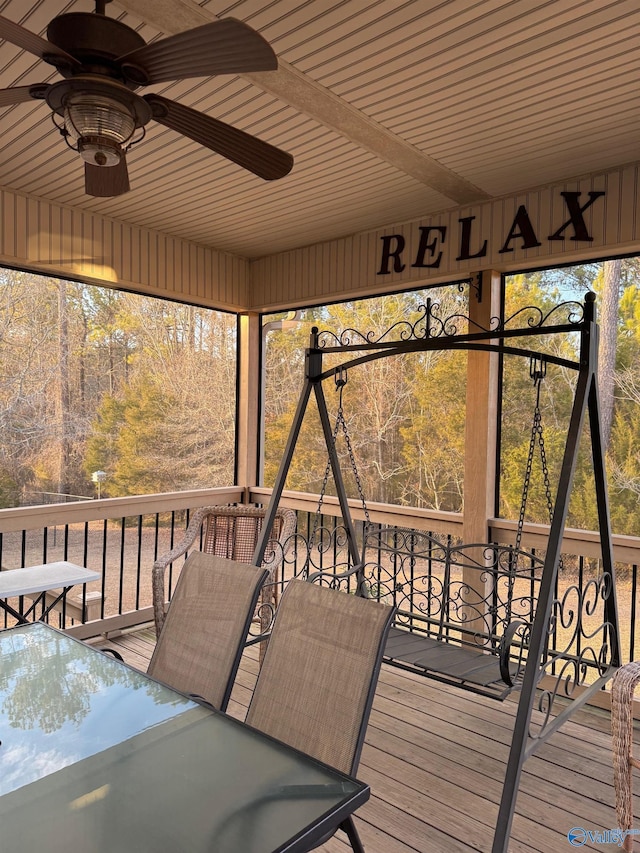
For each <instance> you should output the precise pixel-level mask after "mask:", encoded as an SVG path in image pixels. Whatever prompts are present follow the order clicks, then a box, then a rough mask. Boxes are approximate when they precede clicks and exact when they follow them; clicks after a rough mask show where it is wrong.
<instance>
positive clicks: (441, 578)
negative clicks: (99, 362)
mask: <svg viewBox="0 0 640 853" xmlns="http://www.w3.org/2000/svg"><path fill="white" fill-rule="evenodd" d="M534 312H537V315H536V317H537V320H535V321H533V320H532V314H533V313H534ZM557 318H561V322H556V320H557ZM460 319H461V318H460V315H456V317H455V318H454V319H452V318H448V319H445V320H441V319H439V318H438V317H437V315H435V314H434V312H433V308H432V306H431V303H430V302H428V303H427V305H426V306H424V316H423V317H422V318H420V320H419V321H417V322H415V323H413V324H412V323H409V322H408V321H407V322H403V323H400V324H396V327H397V328H398V329H399V331H400V340H390V337H391V331H392V330H389V331H388V332H385V333H384V334H383V335H381V336H380V337H379V338H374V336H373V335H372V334H361V333H359V332H357V331H355V330H353V329H350V330H348V332H347V333H343V335H342V336H337V335H335V334H333V333H331V332H322V333H321V332H319V331H318V329H316V328H314V329H313V330H312V333H311V341H310V346H309V348H308V349H307V351H306V364H305V381H304V385H303V389H302V393H301V396H300V400H299V403H298V407H297V410H296V414H295V416H294V420H293V424H292V427H291V432H290V435H289V439H288V442H287V446H286V448H285V453H284V456H283V459H282V462H281V465H280V470H279V473H278V476H277V478H276V482H275V485H274V489H273V493H272V497H271V501H270V504H269V508H268V510H267V517H266V519H265V529H267V530H268V529H269V523H268V522H269V514H270V513H273V512H275V509H276V508H277V506H278V503H279V501H280V497H281V494H282V490H283V488H284V483H285V480H286V476H287V472H288V470H289V466H290V464H291V459H292V456H293V453H294V449H295V446H296V443H297V440H298V437H299V433H300V428H301V424H302V420H303V417H304V414H305V411H306V409H307V406H308V402H309V399H310V396H311V391H313V392H314V395H315V399H316V403H317V407H318V413H319V416H320V422H321V424H322V430H323V434H324V437H325V443H326V448H327V455H328V463H327V469H326V471H325V476H324V479H323V485H322V489H321V494H320V501H319V506H318V510H317V513H316V517H317V518H319V517H320V515H321V511H322V501H323V498H324V494H325V490H326V486H327V481H328V477H329V473H330V471H331V472H332V474H333V481H334V485H335V488H336V493H337V498H338V502H339V506H340V514H341V518H342V526H339V527H337V528H336V529H335V530H333V531H326V530H320V531H318V529H317V526H316V525H315V524H314V529H313V536H312V537H311V539H312V540H316V534H317V533H318V532H320V540H319V541H310V542H309V543H308V548H307V564H306V566H305V572H304V573H305V574H306V575H307V577H308V580H309V581H312V582H317V583H325V584H330V585H331V586H333V587H336V588H342V589H347V590H349V591H351V592H355V593H356V594H357V595H360V596H364V597H370V598H374V599H376V600H379V601H383V602H387V603H389V604H393V605H395V606H396V607H397V608H398V614H397V617H396V619H395V624H394V626H393V627H392V629H391V632H390V635H389V640H388V642H387V645H386V648H385V660H386V662H387V663H390V664H392V665H394V666H397V667H400V668H403V669H406V670H410V671H413V672H418V673H422V674H424V675H425V676H427V677H429V678H432V679H436V680H438V681H440V682H445V683H447V684H451V685H456V686H459V687H462V688H464V689H465V690H470V691H472V692H474V693H477V694H481V695H483V696H489V697H492V698H496V699H504V698H505V697H506V696H508V695H509V694H510V693H512V692H513V691H514V690H516V691H519V700H518V710H517V715H516V721H515V727H514V733H513V740H512V744H511V751H510V755H509V760H508V764H507V771H506V775H505V782H504V787H503V794H502V799H501V803H500V810H499V814H498V820H497V824H496V830H495V835H494V843H493V848H492V851H493V853H504V851H506V850H507V843H508V837H509V833H510V826H511V820H512V816H513V810H514V806H515V798H516V795H517V788H518V782H519V778H520V773H521V769H522V765H523V763H524V761H525V759H526V758H527V757H528V756H529V755H530V754H532V753H533V752H534V751H535V749H537V747H538V746H539V745H540V744H541V743H543V742H544V741H545V740H546V739H547V738H548V737H549V736H550V735H551V734H552V733H553V732H554V731H556V730H557V729H558V727H559V726H560V725H562V723H563V722H564V721H565V720H566V719H567V718H568V717H569V716H570V715H571V714H572V713H573V711H574V710H576V709H577V708H578V707H580V706H582V705H583V704H584V703H585V702H586V701H588V699H589V698H590V697H591V696H592V695H593V694H594V693H595V692H596V691H598V690H600V689H601V688H602V687H603V686H604V685H605V684H606V682H607V681H608V679H609V678H610V677H611V676H612V674H613V672H614V671H615V669H616V667H618V666H619V664H620V660H619V641H618V636H619V635H618V615H617V606H616V590H615V570H614V563H613V554H612V545H611V530H610V521H609V512H608V499H607V485H606V476H605V471H604V459H603V447H602V437H601V429H600V411H599V400H598V391H597V379H596V364H597V345H598V327H597V325H596V323H595V296H594V294H591V293H589V294H587V296H586V298H585V301H584V303H583V304H581V303H575V302H570V303H562V304H561V305H558V306H556V307H555V308H554V309H553V310H551V311H549V312H547V313H546V314H544V313H543V312H541V311H540V310H539V309H537V308H529V309H521V310H520V311H518V312H517V313H516V314H515V315H514V316H513V317H511V318H509V319H507V320H504V321H502V322H500V323H499V322H498V321H497V320H495V321H492V323H491V328H487V329H485V328H480V327H478V326H477V324H475V323H474V322H473V321H472V320H471V319H470V318H466V320H467V330H466V331H465V332H464V333H462V334H458V331H457V329H458V326H459V322H460ZM518 320H521V321H522V323H521V325H518V323H517V321H518ZM396 327H394V328H396ZM558 335H571V336H576V335H577V337H578V339H579V345H578V352H577V357H576V358H574V359H571V358H565V357H563V356H560V355H558V354H557V353H555V352H554V351H552V350H551V349H549V348H548V349H547V350H545V349H544V347H543V343H544V341H545V338H547V339H549V336H558ZM354 338H355V341H356V342H355V343H353V342H352V339H354ZM531 341H534V342H535V343H536V344H538V343H540V346H539V347H538V348H536V349H533V348H532V346H531ZM453 350H457V351H460V350H462V351H472V350H475V351H482V352H489V353H496V354H498V355H499V356H501V357H505V358H506V357H515V358H519V359H523V358H524V359H527V360H528V362H529V372H530V376H531V379H532V381H533V382H534V386H535V392H536V403H535V407H534V413H533V422H532V429H531V435H530V440H529V452H528V458H527V466H526V471H525V475H524V483H523V488H522V498H521V505H520V512H519V518H518V523H517V527H516V531H515V538H514V541H513V542H499V541H489V542H483V543H477V542H476V543H472V544H467V543H462V544H461V543H457V542H452V541H451V540H450V538H444V537H440V536H437V535H434V534H431V533H427V532H425V531H422V530H414V529H411V530H409V529H406V528H398V527H390V526H381V525H377V524H373V523H372V522H371V519H370V517H369V510H368V508H367V505H366V502H365V499H364V494H363V490H362V486H361V482H360V478H359V476H358V471H357V467H356V464H355V459H354V454H353V450H352V446H351V441H350V437H349V434H348V431H347V428H346V421H345V418H344V412H343V400H342V394H343V391H344V388H345V386H346V383H347V376H348V374H349V372H350V371H352V370H353V369H354V368H356V367H359V366H361V365H365V364H367V363H368V362H370V361H373V360H376V359H379V358H386V357H389V356H392V355H401V354H408V353H416V352H426V351H453ZM327 355H331V356H332V357H333V358H335V357H336V356H339V357H340V358H341V359H342V360H341V361H340V363H339V364H338V365H337V366H334V367H330V368H328V369H323V359H324V358H325V357H326V356H327ZM552 364H553V365H558V366H560V367H561V368H563V369H568V370H573V371H575V372H576V375H577V378H576V383H575V391H574V399H573V405H572V409H571V415H570V420H569V426H568V430H567V440H566V444H565V448H564V452H563V457H562V464H561V467H560V473H559V477H558V483H557V490H556V496H555V501H554V500H553V499H552V494H551V484H550V478H549V469H548V465H547V458H546V449H545V443H544V434H543V429H542V415H541V406H540V389H541V387H542V383H543V381H544V378H545V373H546V370H547V366H548V365H552ZM331 377H333V378H334V380H335V382H336V386H337V388H338V391H339V395H340V399H339V404H338V413H337V417H336V420H335V424H333V425H332V424H331V420H330V418H329V414H328V410H327V404H326V400H325V396H324V389H323V384H324V382H325V381H326V380H328V379H329V378H331ZM587 414H588V422H589V433H590V439H591V456H592V462H593V478H594V490H595V495H596V503H597V511H598V529H599V534H600V536H599V539H600V552H601V553H600V571H599V574H598V575H597V576H596V577H594V578H589V579H588V580H587V581H586V582H584V584H583V583H582V581H581V580H578V582H577V583H575V584H565V589H563V590H560V589H559V587H558V583H557V582H558V574H559V568H560V566H561V565H562V557H561V545H562V539H563V533H564V527H565V523H566V517H567V512H568V504H569V497H570V493H571V488H572V484H573V479H574V472H575V467H576V459H577V451H578V443H579V439H580V436H581V434H582V430H583V425H584V421H585V416H586V415H587ZM339 434H341V435H342V436H343V437H344V440H345V444H346V447H347V451H348V452H347V455H348V458H349V463H350V465H351V470H352V473H353V476H354V478H355V482H356V485H357V488H358V492H359V498H360V502H361V504H362V515H363V518H364V523H363V530H362V535H361V536H358V535H357V532H356V525H355V523H354V519H353V516H352V508H351V506H350V504H349V502H348V500H347V495H346V490H345V484H344V480H343V476H342V471H341V466H340V459H339V456H338V452H337V449H336V440H337V437H338V435H339ZM536 447H537V448H538V450H539V453H540V460H541V469H542V479H543V483H544V491H545V500H546V504H547V508H548V512H549V523H550V526H549V534H548V537H547V540H546V543H545V545H546V547H544V548H543V549H542V552H543V553H542V554H536V553H534V551H527V550H525V549H524V548H523V547H522V540H523V535H524V533H525V512H526V507H527V500H528V497H529V491H530V486H531V476H532V469H533V459H534V454H535V450H536ZM492 538H495V539H496V540H497V538H498V537H497V536H496V537H492ZM317 552H320V553H321V554H322V555H324V556H326V555H327V554H330V553H332V554H333V555H335V559H334V563H335V565H332V566H331V565H326V564H325V565H320V566H317V565H315V564H314V560H313V555H314V554H315V553H317ZM345 552H346V554H345ZM261 556H262V555H261V551H260V543H259V544H258V548H257V549H256V553H255V554H254V562H255V561H256V560H258V562H257V563H256V564H259V559H260V558H261ZM534 706H536V713H535V715H534Z"/></svg>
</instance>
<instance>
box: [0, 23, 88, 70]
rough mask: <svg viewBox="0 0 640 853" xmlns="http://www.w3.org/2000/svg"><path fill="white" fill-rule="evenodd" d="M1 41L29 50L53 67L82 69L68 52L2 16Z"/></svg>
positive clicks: (0, 24)
mask: <svg viewBox="0 0 640 853" xmlns="http://www.w3.org/2000/svg"><path fill="white" fill-rule="evenodd" d="M0 39H4V40H5V41H9V42H11V44H15V45H16V47H21V48H22V49H23V50H28V51H29V53H33V54H35V55H36V56H39V57H40V59H44V60H45V62H50V63H51V65H56V66H57V65H58V64H60V65H64V66H65V67H68V68H80V63H79V62H78V60H77V59H74V58H73V56H71V54H70V53H67V52H66V50H62V49H61V48H59V47H56V45H55V44H52V43H51V42H50V41H47V39H43V38H42V37H41V36H39V35H36V34H35V33H32V32H31V30H27V29H25V28H24V27H21V26H20V24H16V23H14V22H13V21H10V20H9V19H8V18H3V17H2V16H0ZM56 60H58V62H57V61H56Z"/></svg>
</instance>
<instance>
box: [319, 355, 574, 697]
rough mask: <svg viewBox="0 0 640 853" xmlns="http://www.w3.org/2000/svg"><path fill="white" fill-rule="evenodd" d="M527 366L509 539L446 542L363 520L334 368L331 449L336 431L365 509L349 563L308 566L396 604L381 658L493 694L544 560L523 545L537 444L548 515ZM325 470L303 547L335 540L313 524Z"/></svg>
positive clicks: (525, 620)
mask: <svg viewBox="0 0 640 853" xmlns="http://www.w3.org/2000/svg"><path fill="white" fill-rule="evenodd" d="M529 372H530V377H531V380H532V382H533V385H534V388H535V391H536V395H535V406H534V413H533V419H532V426H531V435H530V439H529V449H528V455H527V463H526V467H525V474H524V482H523V485H522V497H521V502H520V509H519V513H518V524H517V529H516V534H515V544H514V545H500V544H497V543H492V544H486V543H482V544H465V545H463V544H452V543H451V542H450V541H449V537H441V538H438V537H437V536H435V535H433V534H430V533H427V532H423V531H418V530H412V529H407V528H399V527H383V526H380V525H374V524H372V523H371V519H370V515H369V509H368V506H367V503H366V499H365V495H364V492H363V488H362V483H361V479H360V475H359V472H358V467H357V464H356V459H355V454H354V452H353V447H352V443H351V438H350V435H349V431H348V427H347V422H346V419H345V416H344V404H343V393H344V389H345V387H346V385H347V381H348V376H347V371H346V370H345V369H344V368H343V369H340V370H339V371H338V372H337V373H336V375H335V383H336V389H337V392H338V395H339V399H338V407H337V414H336V419H335V424H334V427H333V430H332V433H331V448H332V450H333V452H334V453H336V454H337V452H338V451H337V439H338V437H339V436H342V437H343V439H344V444H345V447H346V451H347V456H348V460H349V467H350V471H351V474H352V476H353V479H354V482H355V484H356V487H357V491H358V496H359V502H360V505H361V507H362V514H363V516H364V523H363V528H362V556H361V562H359V563H358V564H357V565H355V566H353V567H351V568H350V569H348V570H347V571H344V572H339V573H338V572H336V571H335V567H333V568H332V569H331V570H326V569H324V570H323V569H320V570H318V571H311V570H310V571H309V574H308V580H309V581H312V582H315V583H320V584H324V585H328V586H331V587H333V588H348V587H349V582H350V580H352V581H355V584H356V591H357V593H358V594H359V595H361V596H363V597H366V598H373V599H376V600H377V601H382V602H383V603H386V604H391V605H393V606H394V607H395V608H396V618H395V622H394V624H393V626H392V627H391V629H390V632H389V638H388V640H387V643H386V646H385V653H384V660H385V662H386V663H390V664H393V665H394V666H397V667H400V668H402V669H406V670H409V671H413V672H419V673H422V674H425V675H429V676H430V677H431V678H433V679H436V680H438V681H442V682H445V683H450V684H455V685H457V686H460V687H463V688H465V689H467V690H470V691H472V692H475V693H479V694H482V695H486V696H489V697H491V698H495V699H499V700H502V699H505V698H506V697H507V696H508V695H509V693H510V692H511V691H512V690H514V689H518V688H519V687H520V684H521V681H522V676H523V673H524V665H525V663H526V649H527V647H528V643H529V636H530V633H531V627H532V624H533V619H534V615H535V606H536V602H537V598H538V588H539V585H540V581H541V578H542V572H543V568H544V560H543V559H542V558H541V557H539V556H537V555H535V554H534V553H531V552H529V551H525V550H523V549H522V548H521V542H522V535H523V531H524V523H525V517H526V510H527V502H528V497H529V491H530V485H531V476H532V473H533V468H534V454H535V450H536V447H537V448H538V449H539V455H540V467H541V473H542V477H543V482H544V491H545V498H546V503H547V508H548V512H549V522H551V521H552V518H553V505H552V499H551V485H550V478H549V469H548V464H547V457H546V449H545V440H544V430H543V425H542V411H541V407H540V392H541V388H542V382H543V380H544V377H545V375H546V361H545V360H544V359H538V358H534V357H532V358H531V360H530V371H529ZM330 469H331V459H330V458H329V459H328V461H327V466H326V469H325V472H324V476H323V480H322V486H321V489H320V496H319V500H318V505H317V508H316V512H315V516H314V523H313V527H312V532H311V536H310V537H309V550H310V552H311V551H316V552H322V551H325V550H326V549H327V545H328V543H329V542H332V541H333V539H335V534H334V535H332V534H329V535H323V528H322V526H321V523H320V519H321V517H322V506H323V501H324V496H325V493H326V488H327V483H328V479H329V474H330ZM324 534H326V531H324ZM323 540H324V545H323ZM443 540H444V541H443ZM560 559H562V558H560ZM309 563H311V560H309ZM309 568H310V569H311V568H312V566H309Z"/></svg>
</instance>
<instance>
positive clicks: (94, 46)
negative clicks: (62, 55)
mask: <svg viewBox="0 0 640 853" xmlns="http://www.w3.org/2000/svg"><path fill="white" fill-rule="evenodd" d="M47 38H48V40H49V41H50V42H52V43H53V44H55V45H56V47H59V48H61V49H62V50H64V51H66V52H67V53H69V54H71V56H73V57H74V58H75V59H77V60H78V61H79V62H81V63H82V64H83V66H84V68H85V70H87V71H92V72H94V73H107V74H109V75H110V76H114V77H117V78H119V79H122V75H121V73H120V70H119V65H118V64H117V63H116V62H114V60H116V59H117V58H118V57H120V56H123V55H124V54H125V53H130V52H131V51H133V50H138V48H140V47H144V45H145V44H146V42H145V40H144V39H143V38H142V36H140V35H139V34H138V33H137V32H136V31H135V30H132V29H131V27H128V26H127V25H126V24H123V23H122V22H121V21H116V20H115V19H114V18H107V17H106V16H104V15H96V14H95V13H93V12H68V13H67V14H65V15H58V17H57V18H54V19H53V20H52V21H51V23H50V24H49V26H48V27H47ZM56 64H57V63H56ZM58 70H59V72H60V73H61V74H62V76H63V77H72V76H73V72H72V71H71V70H70V69H66V68H64V66H62V67H60V66H59V67H58ZM125 82H126V81H125ZM135 87H136V86H135V85H133V86H132V88H135Z"/></svg>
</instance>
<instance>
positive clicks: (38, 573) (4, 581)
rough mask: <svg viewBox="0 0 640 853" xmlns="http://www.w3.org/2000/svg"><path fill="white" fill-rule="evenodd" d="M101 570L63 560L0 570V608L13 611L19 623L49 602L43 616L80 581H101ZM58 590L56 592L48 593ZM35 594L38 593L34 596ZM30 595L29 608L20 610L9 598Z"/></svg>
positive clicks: (42, 617)
mask: <svg viewBox="0 0 640 853" xmlns="http://www.w3.org/2000/svg"><path fill="white" fill-rule="evenodd" d="M100 577H101V575H100V574H99V572H94V571H91V570H90V569H86V568H84V566H77V565H75V563H69V562H67V561H66V560H62V561H60V562H57V563H44V564H43V565H40V566H29V567H27V568H24V569H8V570H5V571H1V572H0V608H2V609H3V610H5V611H6V612H7V613H10V614H11V616H13V617H14V618H15V619H17V620H18V622H19V623H25V622H28V621H29V620H28V616H30V615H31V613H34V614H35V610H36V607H37V605H38V604H39V603H40V602H45V600H46V602H45V605H44V609H43V612H42V614H41V616H40V617H39V618H40V619H44V617H45V616H46V615H47V614H48V613H49V611H50V610H51V609H52V608H53V607H55V605H56V604H57V603H58V602H59V601H60V600H61V599H62V598H63V596H64V595H65V594H66V593H67V592H68V591H69V590H70V589H71V587H73V586H75V585H76V584H83V583H90V582H91V581H96V580H100ZM51 590H55V591H56V593H55V595H47V594H48V593H51ZM34 593H35V594H36V595H35V597H34ZM21 596H27V597H28V598H30V599H32V604H31V606H30V607H29V608H28V609H27V610H26V611H24V610H23V611H18V610H16V609H15V608H14V607H11V605H10V604H9V603H8V601H7V599H9V598H19V597H21Z"/></svg>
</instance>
